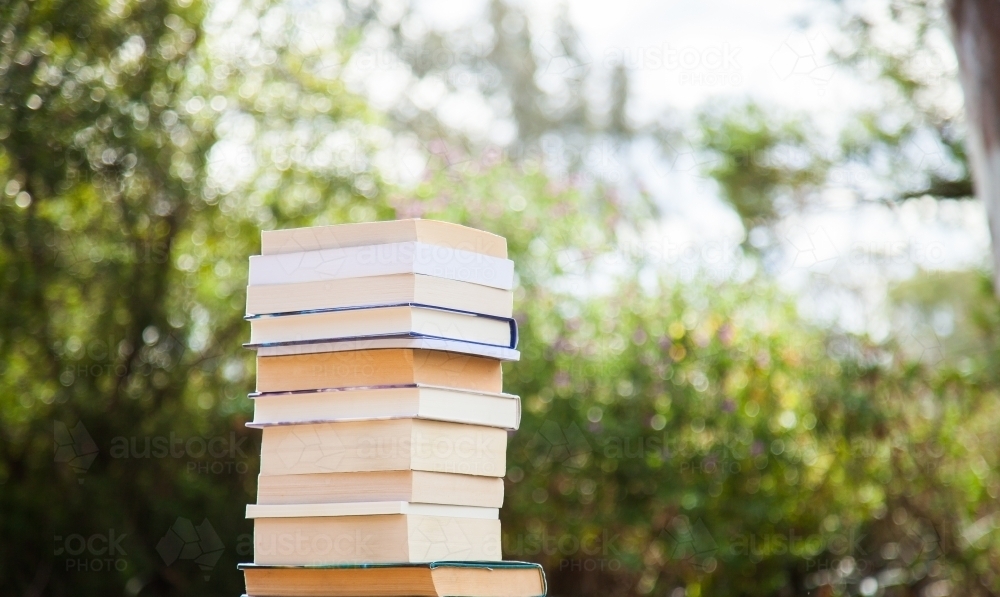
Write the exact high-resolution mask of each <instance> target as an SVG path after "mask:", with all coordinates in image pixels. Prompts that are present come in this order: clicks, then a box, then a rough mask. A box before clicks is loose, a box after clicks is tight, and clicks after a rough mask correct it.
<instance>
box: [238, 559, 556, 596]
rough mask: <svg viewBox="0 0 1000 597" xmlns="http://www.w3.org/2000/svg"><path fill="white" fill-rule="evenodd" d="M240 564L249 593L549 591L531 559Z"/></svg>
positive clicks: (529, 593)
mask: <svg viewBox="0 0 1000 597" xmlns="http://www.w3.org/2000/svg"><path fill="white" fill-rule="evenodd" d="M239 568H240V569H241V570H242V571H243V574H244V576H245V577H246V584H247V595H249V597H263V596H266V597H404V596H405V597H459V596H461V597H542V596H544V595H545V591H546V586H545V573H544V572H543V571H542V567H541V566H539V565H538V564H531V563H528V562H430V563H427V564H399V563H392V564H367V565H364V564H362V565H331V566H262V565H259V564H240V566H239Z"/></svg>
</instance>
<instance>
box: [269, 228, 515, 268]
mask: <svg viewBox="0 0 1000 597" xmlns="http://www.w3.org/2000/svg"><path fill="white" fill-rule="evenodd" d="M260 241H261V242H260V245H261V253H262V254H264V255H277V254H283V253H299V252H302V251H319V250H322V249H343V248H347V247H362V246H366V245H381V244H386V243H402V242H422V243H427V244H429V245H435V246H439V247H447V248H451V249H461V250H462V251H468V252H470V253H482V254H484V255H489V256H491V257H498V258H500V259H506V258H507V239H505V238H504V237H502V236H498V235H496V234H492V233H490V232H486V231H484V230H477V229H475V228H469V227H468V226H462V225H459V224H452V223H451V222H439V221H437V220H421V219H407V220H390V221H385V222H362V223H358V224H334V225H331V226H311V227H308V228H288V229H285V230H265V231H262V232H261V234H260Z"/></svg>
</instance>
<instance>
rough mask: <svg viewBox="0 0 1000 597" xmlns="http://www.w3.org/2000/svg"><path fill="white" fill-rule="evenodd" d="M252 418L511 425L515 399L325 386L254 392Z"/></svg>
mask: <svg viewBox="0 0 1000 597" xmlns="http://www.w3.org/2000/svg"><path fill="white" fill-rule="evenodd" d="M250 397H251V398H252V399H253V402H254V408H253V421H252V422H250V423H247V427H257V428H263V427H267V426H272V425H288V424H298V423H316V422H338V421H361V420H370V419H428V420H432V421H448V422H451V423H467V424H469V425H484V426H487V427H500V428H502V429H517V427H518V425H519V424H520V422H521V401H520V399H519V398H518V397H517V396H514V395H511V394H493V393H485V392H470V391H467V390H455V389H452V388H446V387H440V386H428V385H422V384H409V385H400V386H381V387H367V388H326V389H322V390H300V391H295V392H266V393H260V392H255V393H253V394H250Z"/></svg>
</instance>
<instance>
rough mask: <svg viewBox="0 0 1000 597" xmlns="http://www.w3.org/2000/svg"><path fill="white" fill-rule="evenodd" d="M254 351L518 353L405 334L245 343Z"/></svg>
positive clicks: (516, 356) (513, 356) (505, 356)
mask: <svg viewBox="0 0 1000 597" xmlns="http://www.w3.org/2000/svg"><path fill="white" fill-rule="evenodd" d="M245 346H247V348H252V349H254V350H256V351H257V356H262V357H278V356H285V355H310V354H317V353H324V352H351V351H357V350H381V349H386V348H408V349H416V350H433V351H443V352H450V353H455V354H456V355H459V356H460V355H472V356H477V357H486V358H488V359H496V360H498V361H517V360H520V358H521V353H519V352H518V351H517V350H515V349H513V348H504V347H503V346H494V345H492V344H479V343H476V342H463V341H461V340H444V339H439V338H426V337H424V338H420V337H412V336H409V335H400V336H377V337H370V338H364V339H361V340H354V339H347V340H316V341H310V342H290V343H277V344H265V345H262V346H253V345H245Z"/></svg>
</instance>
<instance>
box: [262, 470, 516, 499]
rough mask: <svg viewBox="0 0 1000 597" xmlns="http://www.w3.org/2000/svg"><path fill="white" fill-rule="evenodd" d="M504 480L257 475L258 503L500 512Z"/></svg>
mask: <svg viewBox="0 0 1000 597" xmlns="http://www.w3.org/2000/svg"><path fill="white" fill-rule="evenodd" d="M503 490H504V489H503V479H500V478H498V477H481V476H478V475H456V474H453V473H431V472H427V471H412V470H406V471H373V472H363V473H314V474H308V475H259V476H258V477H257V503H258V504H328V503H335V502H366V501H379V500H390V501H393V500H397V501H403V502H417V503H422V504H454V505H458V506H481V507H483V508H499V507H500V506H502V505H503Z"/></svg>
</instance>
